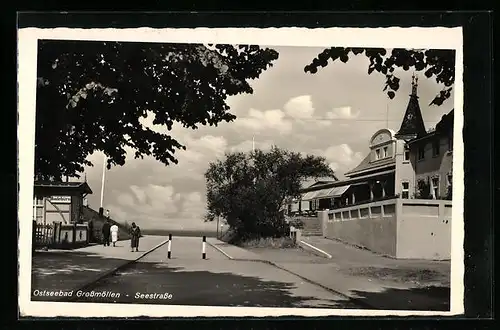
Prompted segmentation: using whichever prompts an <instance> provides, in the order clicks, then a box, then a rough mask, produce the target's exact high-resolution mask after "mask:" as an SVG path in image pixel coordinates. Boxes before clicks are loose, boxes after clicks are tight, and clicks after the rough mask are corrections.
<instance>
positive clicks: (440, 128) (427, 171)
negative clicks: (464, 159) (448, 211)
mask: <svg viewBox="0 0 500 330" xmlns="http://www.w3.org/2000/svg"><path fill="white" fill-rule="evenodd" d="M408 148H409V150H410V155H411V156H410V157H411V159H410V161H411V164H412V168H413V171H414V173H415V178H414V184H415V192H414V197H415V198H421V199H451V197H452V196H451V189H452V181H453V110H452V111H451V112H450V113H448V114H447V115H445V116H443V118H442V119H441V121H440V122H439V123H438V124H437V125H436V128H435V129H434V130H432V131H429V132H428V133H427V134H426V135H425V136H423V137H421V138H418V139H414V140H411V141H409V142H408Z"/></svg>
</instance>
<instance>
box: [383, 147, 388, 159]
mask: <svg viewBox="0 0 500 330" xmlns="http://www.w3.org/2000/svg"><path fill="white" fill-rule="evenodd" d="M386 157H387V147H384V158H386Z"/></svg>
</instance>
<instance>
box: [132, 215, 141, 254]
mask: <svg viewBox="0 0 500 330" xmlns="http://www.w3.org/2000/svg"><path fill="white" fill-rule="evenodd" d="M129 233H130V247H131V249H132V252H134V249H135V252H139V238H140V237H141V228H139V226H137V225H136V224H135V222H132V227H130V231H129Z"/></svg>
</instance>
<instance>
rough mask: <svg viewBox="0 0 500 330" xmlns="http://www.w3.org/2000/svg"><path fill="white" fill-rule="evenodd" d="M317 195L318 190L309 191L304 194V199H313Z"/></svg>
mask: <svg viewBox="0 0 500 330" xmlns="http://www.w3.org/2000/svg"><path fill="white" fill-rule="evenodd" d="M315 195H316V191H308V192H306V193H305V194H304V195H302V198H301V200H302V201H312V200H313V199H314V196H315Z"/></svg>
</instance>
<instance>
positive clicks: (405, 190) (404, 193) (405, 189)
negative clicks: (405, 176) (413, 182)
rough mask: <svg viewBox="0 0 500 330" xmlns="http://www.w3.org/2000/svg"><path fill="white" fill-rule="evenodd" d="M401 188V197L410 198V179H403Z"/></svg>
mask: <svg viewBox="0 0 500 330" xmlns="http://www.w3.org/2000/svg"><path fill="white" fill-rule="evenodd" d="M401 184H402V189H401V198H404V199H408V198H410V183H409V182H408V181H403V182H402V183H401Z"/></svg>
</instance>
